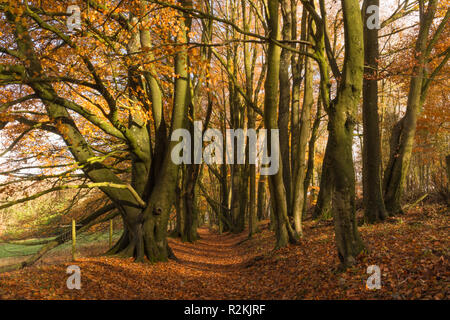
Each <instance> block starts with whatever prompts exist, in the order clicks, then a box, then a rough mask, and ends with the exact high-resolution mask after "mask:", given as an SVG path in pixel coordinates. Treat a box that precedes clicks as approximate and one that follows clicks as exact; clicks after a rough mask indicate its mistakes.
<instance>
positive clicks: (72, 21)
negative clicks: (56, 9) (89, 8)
mask: <svg viewBox="0 0 450 320" xmlns="http://www.w3.org/2000/svg"><path fill="white" fill-rule="evenodd" d="M66 13H67V14H70V16H69V17H68V18H67V21H66V24H67V29H68V30H69V32H72V31H73V30H81V10H80V7H79V6H77V5H70V6H68V7H67V11H66Z"/></svg>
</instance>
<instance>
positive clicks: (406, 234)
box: [0, 205, 450, 299]
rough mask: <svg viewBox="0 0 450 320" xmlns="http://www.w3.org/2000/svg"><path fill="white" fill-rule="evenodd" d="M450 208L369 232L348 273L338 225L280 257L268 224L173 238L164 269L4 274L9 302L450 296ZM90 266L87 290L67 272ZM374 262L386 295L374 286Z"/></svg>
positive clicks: (311, 231)
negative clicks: (76, 286)
mask: <svg viewBox="0 0 450 320" xmlns="http://www.w3.org/2000/svg"><path fill="white" fill-rule="evenodd" d="M449 222H450V221H449V210H448V207H445V206H439V205H428V206H426V207H424V208H420V207H416V208H413V209H410V210H409V211H408V212H407V213H406V214H405V215H402V216H399V217H395V218H390V219H389V220H388V221H385V222H383V223H379V224H376V225H362V226H361V227H360V228H359V230H360V233H361V236H362V239H363V240H364V242H365V243H366V245H367V248H368V251H367V252H365V253H363V254H361V255H360V256H359V258H358V261H357V264H356V265H355V266H354V267H353V268H351V269H349V270H347V271H346V272H344V273H338V272H336V267H337V265H338V258H337V253H336V247H335V244H334V232H333V225H332V221H306V222H305V224H304V238H303V239H302V240H301V242H300V244H299V245H291V246H289V247H287V248H283V249H281V250H277V251H273V245H274V235H273V232H271V231H270V230H268V222H267V221H263V222H262V223H261V225H260V228H261V230H262V231H261V232H260V233H258V234H256V235H255V236H254V237H253V238H252V239H250V240H247V234H246V233H242V234H239V235H235V234H228V233H226V234H223V235H218V234H214V233H212V232H210V231H209V230H208V229H207V228H201V229H199V234H200V236H201V239H200V240H199V241H197V242H195V243H182V242H180V241H179V240H177V239H170V240H169V242H170V246H171V247H172V249H173V251H174V253H175V255H176V256H177V258H178V259H179V261H173V260H172V261H169V262H166V263H157V264H141V263H134V262H132V260H130V259H119V258H110V257H85V258H80V259H79V260H78V261H76V262H67V263H58V264H54V265H41V266H35V267H31V268H27V269H24V270H20V271H15V272H10V273H3V274H0V299H449V298H450V295H449V293H450V292H449V284H450V282H449V271H450V263H449V248H450V237H449V227H450V224H449ZM72 264H76V265H78V266H79V267H80V268H81V289H80V290H69V289H67V287H66V280H67V278H68V276H69V275H68V274H67V273H66V268H67V266H69V265H72ZM369 265H378V266H379V267H380V269H381V289H379V290H369V289H367V288H366V280H367V278H368V277H369V274H367V273H366V271H367V267H368V266H369Z"/></svg>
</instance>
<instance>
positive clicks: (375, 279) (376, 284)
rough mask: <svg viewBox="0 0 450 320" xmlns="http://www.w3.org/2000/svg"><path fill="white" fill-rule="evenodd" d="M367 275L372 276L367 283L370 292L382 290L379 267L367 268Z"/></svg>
mask: <svg viewBox="0 0 450 320" xmlns="http://www.w3.org/2000/svg"><path fill="white" fill-rule="evenodd" d="M367 273H368V274H371V276H370V277H369V278H367V281H366V287H367V289H369V290H374V289H381V270H380V267H379V266H377V265H371V266H368V267H367Z"/></svg>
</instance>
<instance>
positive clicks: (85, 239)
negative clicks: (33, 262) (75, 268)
mask: <svg viewBox="0 0 450 320" xmlns="http://www.w3.org/2000/svg"><path fill="white" fill-rule="evenodd" d="M120 234H121V231H120V230H117V231H115V232H114V234H113V242H115V241H117V240H118V239H119V237H120ZM49 239H51V238H40V239H27V240H24V241H23V242H24V243H27V245H25V244H11V243H0V259H4V258H11V257H20V256H28V255H32V254H35V253H36V252H38V251H39V249H40V248H42V247H43V245H29V244H32V243H35V242H40V241H43V240H49ZM108 241H109V233H108V232H93V233H88V234H81V235H79V236H78V237H77V247H79V246H83V245H87V244H93V243H98V242H106V243H108ZM71 247H72V242H71V241H67V242H66V243H64V244H62V245H60V246H58V247H56V248H55V249H54V250H55V251H62V250H68V249H70V248H71Z"/></svg>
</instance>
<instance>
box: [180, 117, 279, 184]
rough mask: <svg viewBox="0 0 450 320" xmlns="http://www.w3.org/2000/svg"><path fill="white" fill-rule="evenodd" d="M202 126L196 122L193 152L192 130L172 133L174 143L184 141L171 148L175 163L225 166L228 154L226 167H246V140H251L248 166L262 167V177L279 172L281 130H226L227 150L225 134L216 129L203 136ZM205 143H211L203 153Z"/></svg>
mask: <svg viewBox="0 0 450 320" xmlns="http://www.w3.org/2000/svg"><path fill="white" fill-rule="evenodd" d="M202 126H203V125H202V122H201V121H194V137H193V140H194V141H193V143H194V148H193V149H192V138H191V134H190V132H189V130H186V129H177V130H175V131H174V132H173V133H172V136H171V141H179V140H180V138H181V141H180V142H179V143H178V144H177V145H176V146H175V147H173V149H172V153H171V158H172V161H173V163H175V164H182V163H184V164H192V163H194V164H200V163H202V161H205V163H206V164H213V163H215V164H223V163H224V155H223V153H224V151H225V163H226V164H245V156H246V150H245V149H246V148H245V146H246V140H247V139H246V138H248V163H250V164H255V165H257V166H259V167H260V173H261V174H262V175H274V174H276V173H277V172H278V169H279V154H280V150H279V134H278V129H272V130H270V131H268V130H266V129H260V130H259V131H258V133H256V130H255V129H247V130H246V131H244V130H243V129H236V130H235V129H227V130H226V136H225V140H226V148H224V139H223V135H222V132H221V131H220V130H217V129H207V130H206V131H205V132H204V134H203V135H202V132H203V130H202ZM235 140H236V144H235ZM269 140H270V144H269V143H268V141H269ZM203 142H209V144H208V145H207V146H206V147H205V149H204V150H203V151H202V147H203ZM269 148H270V155H269ZM192 157H193V158H194V159H192ZM235 159H236V163H235Z"/></svg>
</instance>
